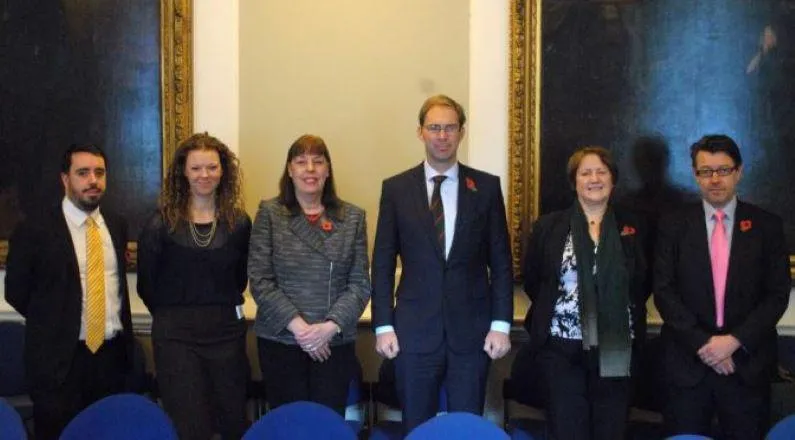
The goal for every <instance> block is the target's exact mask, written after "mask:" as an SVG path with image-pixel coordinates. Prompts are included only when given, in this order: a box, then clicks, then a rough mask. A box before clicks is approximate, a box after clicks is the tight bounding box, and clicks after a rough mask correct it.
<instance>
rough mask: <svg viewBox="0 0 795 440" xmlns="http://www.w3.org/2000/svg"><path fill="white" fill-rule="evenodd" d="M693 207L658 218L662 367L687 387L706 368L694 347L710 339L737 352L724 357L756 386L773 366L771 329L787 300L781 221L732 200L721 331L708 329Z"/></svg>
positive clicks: (704, 248)
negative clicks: (726, 341)
mask: <svg viewBox="0 0 795 440" xmlns="http://www.w3.org/2000/svg"><path fill="white" fill-rule="evenodd" d="M704 216H705V214H704V207H703V204H702V203H701V202H699V203H698V204H694V205H692V206H689V207H687V208H685V209H683V210H681V211H679V212H675V213H672V214H671V215H668V216H666V217H665V218H663V219H662V221H661V222H660V225H659V240H658V242H657V246H656V252H655V253H656V255H655V267H654V292H655V304H656V305H657V309H658V310H659V311H660V315H661V316H662V318H663V321H664V324H663V329H662V337H663V342H664V345H665V355H664V356H665V365H664V367H665V369H666V374H667V375H668V377H669V378H670V379H671V380H673V381H674V382H675V383H677V384H681V385H683V386H692V385H694V384H696V383H698V382H699V381H700V380H701V379H702V378H703V377H704V375H705V374H706V373H708V372H709V371H711V369H710V368H709V367H708V366H707V365H705V364H704V363H702V362H701V360H700V359H699V358H698V354H697V352H698V349H699V348H701V347H702V346H703V345H704V344H706V343H707V341H708V340H709V338H710V337H711V336H713V335H718V334H731V335H733V336H735V337H736V338H737V339H738V340H739V341H740V343H741V344H742V347H741V348H740V349H738V350H737V351H736V352H735V353H734V355H733V357H732V359H733V360H734V363H735V367H736V374H739V375H740V376H741V377H742V378H743V379H744V380H745V381H746V382H747V383H749V384H764V383H766V381H767V380H768V379H769V376H768V375H769V374H770V373H772V372H773V369H774V367H775V362H776V324H777V323H778V320H779V319H780V318H781V315H782V314H784V311H785V310H786V309H787V304H788V302H789V294H790V273H789V257H788V255H787V248H786V241H785V240H784V231H783V225H782V222H781V219H780V218H778V217H777V216H775V215H773V214H771V213H768V212H766V211H764V210H762V209H760V208H757V207H755V206H753V205H750V204H747V203H743V202H740V201H738V203H737V210H736V212H735V219H734V226H733V232H732V243H731V250H730V254H729V272H728V275H727V277H728V279H727V281H726V296H725V304H724V307H725V310H724V327H723V328H717V327H716V325H715V296H714V293H713V292H714V288H713V285H712V269H711V262H710V256H709V244H708V240H707V228H706V224H705V219H704Z"/></svg>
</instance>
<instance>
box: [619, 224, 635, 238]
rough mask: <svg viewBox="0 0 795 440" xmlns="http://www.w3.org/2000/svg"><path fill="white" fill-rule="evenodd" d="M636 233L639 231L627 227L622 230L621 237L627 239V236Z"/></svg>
mask: <svg viewBox="0 0 795 440" xmlns="http://www.w3.org/2000/svg"><path fill="white" fill-rule="evenodd" d="M635 232H637V231H635V228H633V227H632V226H629V225H625V226H624V227H623V228H622V229H621V236H622V237H626V236H627V235H635Z"/></svg>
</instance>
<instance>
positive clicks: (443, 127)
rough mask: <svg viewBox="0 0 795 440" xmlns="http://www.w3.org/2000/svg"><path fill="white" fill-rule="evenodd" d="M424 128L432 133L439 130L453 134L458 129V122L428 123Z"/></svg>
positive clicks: (439, 131)
mask: <svg viewBox="0 0 795 440" xmlns="http://www.w3.org/2000/svg"><path fill="white" fill-rule="evenodd" d="M425 129H426V130H428V131H429V132H431V133H433V134H439V133H441V132H445V133H447V134H453V133H455V132H457V131H458V130H459V125H458V124H445V125H442V124H428V125H426V126H425Z"/></svg>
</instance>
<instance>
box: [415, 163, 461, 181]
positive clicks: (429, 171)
mask: <svg viewBox="0 0 795 440" xmlns="http://www.w3.org/2000/svg"><path fill="white" fill-rule="evenodd" d="M422 168H423V170H424V171H425V182H430V181H431V179H433V178H434V177H435V176H447V180H449V181H451V182H458V169H459V167H458V162H456V163H455V164H453V166H451V167H450V168H448V169H447V171H445V172H444V173H441V174H439V172H438V171H436V170H434V169H433V168H431V166H430V164H428V161H427V160H424V161H423V162H422Z"/></svg>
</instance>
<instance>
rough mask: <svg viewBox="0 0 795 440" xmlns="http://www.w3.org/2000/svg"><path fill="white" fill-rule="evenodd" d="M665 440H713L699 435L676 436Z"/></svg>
mask: <svg viewBox="0 0 795 440" xmlns="http://www.w3.org/2000/svg"><path fill="white" fill-rule="evenodd" d="M665 440H713V439H712V437H707V436H703V435H699V434H677V435H675V436H673V437H666V438H665Z"/></svg>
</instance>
